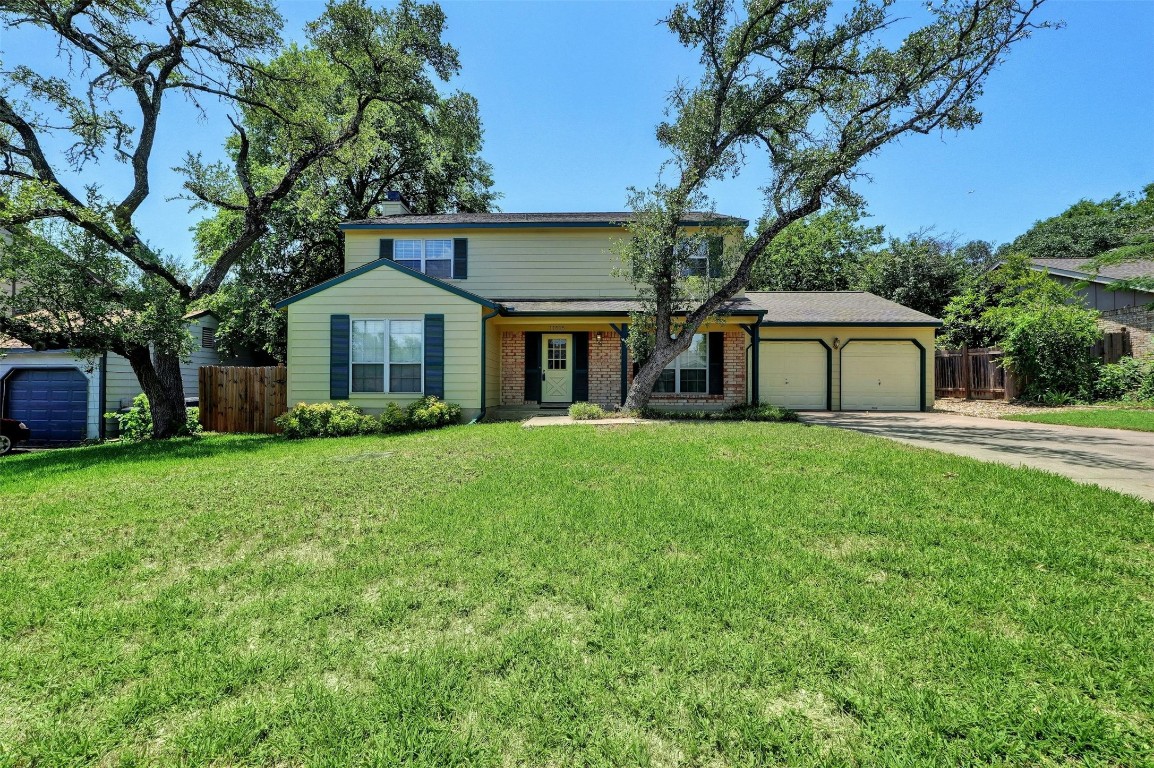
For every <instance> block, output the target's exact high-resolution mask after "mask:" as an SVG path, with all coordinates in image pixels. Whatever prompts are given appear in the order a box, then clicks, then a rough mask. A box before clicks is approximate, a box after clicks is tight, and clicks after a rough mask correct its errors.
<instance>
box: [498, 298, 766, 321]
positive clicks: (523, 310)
mask: <svg viewBox="0 0 1154 768" xmlns="http://www.w3.org/2000/svg"><path fill="white" fill-rule="evenodd" d="M494 301H496V302H497V303H498V304H500V305H501V309H502V311H501V314H502V315H511V316H517V315H541V316H545V315H550V316H554V317H558V316H560V317H575V316H579V315H584V316H589V315H593V316H615V317H624V316H626V315H628V314H629V313H630V312H640V311H642V309H643V308H644V306H643V303H642V302H641V301H639V300H637V299H494ZM681 314H684V313H681ZM718 314H722V315H751V316H757V317H761V316H762V315H764V314H765V310H764V309H763V308H761V307H759V306H757V305H756V304H754V303H753V302H752V301H750V300H749V299H747V298H745V297H741V298H734V299H730V300H729V301H727V302H726V303H725V304H724V305H722V308H721V310H720V311H719V313H718Z"/></svg>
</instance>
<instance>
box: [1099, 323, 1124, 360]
mask: <svg viewBox="0 0 1154 768" xmlns="http://www.w3.org/2000/svg"><path fill="white" fill-rule="evenodd" d="M1090 351H1091V353H1092V354H1093V355H1094V357H1096V358H1098V359H1099V360H1101V361H1102V362H1103V363H1116V362H1118V361H1119V360H1120V359H1121V358H1123V357H1126V356H1127V355H1129V354H1130V332H1129V331H1127V330H1126V329H1125V328H1123V329H1122V330H1120V331H1112V332H1110V333H1103V334H1102V340H1101V341H1099V342H1097V343H1095V344H1094V346H1093V347H1091V348H1090Z"/></svg>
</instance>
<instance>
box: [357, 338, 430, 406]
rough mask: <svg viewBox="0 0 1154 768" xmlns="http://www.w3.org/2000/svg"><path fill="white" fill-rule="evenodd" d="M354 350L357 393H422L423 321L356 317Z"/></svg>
mask: <svg viewBox="0 0 1154 768" xmlns="http://www.w3.org/2000/svg"><path fill="white" fill-rule="evenodd" d="M351 352H352V391H353V392H386V393H418V394H419V393H420V392H421V390H422V386H421V382H422V379H423V375H422V374H423V366H424V364H423V361H424V359H425V329H424V323H422V322H421V321H420V320H354V321H353V322H352V344H351Z"/></svg>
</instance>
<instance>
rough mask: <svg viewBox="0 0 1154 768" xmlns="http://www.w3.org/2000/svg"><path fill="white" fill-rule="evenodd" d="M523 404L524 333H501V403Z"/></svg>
mask: <svg viewBox="0 0 1154 768" xmlns="http://www.w3.org/2000/svg"><path fill="white" fill-rule="evenodd" d="M524 404H525V334H524V333H522V332H521V331H504V332H502V333H501V405H524Z"/></svg>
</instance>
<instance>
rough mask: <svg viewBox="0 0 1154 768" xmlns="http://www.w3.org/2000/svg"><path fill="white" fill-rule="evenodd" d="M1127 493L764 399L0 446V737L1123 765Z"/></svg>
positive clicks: (17, 747) (1135, 621)
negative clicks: (512, 419) (569, 417)
mask: <svg viewBox="0 0 1154 768" xmlns="http://www.w3.org/2000/svg"><path fill="white" fill-rule="evenodd" d="M1152 713H1154V506H1152V505H1150V504H1146V503H1142V502H1139V501H1137V500H1134V499H1130V498H1128V497H1123V496H1120V495H1117V494H1114V493H1110V492H1107V491H1102V490H1098V489H1096V488H1093V487H1088V486H1081V485H1076V484H1074V483H1072V482H1069V481H1067V480H1065V479H1061V478H1058V477H1054V476H1050V475H1046V474H1043V473H1040V472H1035V471H1030V470H1019V469H1010V468H1007V467H1002V466H996V465H992V464H981V463H978V462H975V461H970V460H968V459H962V458H955V457H949V456H945V455H942V454H937V453H934V452H930V451H921V450H916V449H910V448H906V447H903V446H900V445H898V444H895V443H889V442H885V441H882V440H880V439H877V438H871V437H868V436H865V435H861V434H857V433H852V432H843V431H835V430H830V429H826V428H823V427H806V426H802V425H796V424H781V425H778V424H740V423H733V424H708V425H705V424H676V425H655V426H640V427H625V426H618V427H606V428H597V427H586V426H579V427H566V428H549V429H539V430H525V429H522V428H521V427H519V426H517V425H514V424H504V425H491V426H474V427H458V428H453V429H448V430H444V431H441V432H436V433H425V434H417V435H407V436H398V437H388V438H368V437H366V438H354V439H345V440H330V441H308V442H300V443H287V442H283V441H280V440H277V439H273V438H256V437H209V438H202V439H196V440H184V441H177V442H172V443H169V444H156V445H140V446H111V445H110V446H102V447H94V448H84V449H77V450H73V451H59V452H47V453H37V454H29V455H24V456H19V457H14V458H10V459H6V460H3V461H0V765H3V766H32V765H35V766H55V765H70V766H78V765H87V764H92V765H101V766H137V765H155V766H171V765H205V766H207V765H211V766H239V765H261V766H304V765H309V766H314V765H315V766H333V767H334V768H335V767H336V766H369V765H373V766H378V765H379V766H387V765H400V764H404V765H414V766H446V765H485V766H487V765H491V766H500V765H533V766H537V765H641V766H645V765H653V766H665V765H702V766H726V765H728V766H749V765H770V764H785V763H788V764H790V765H813V766H818V765H821V766H850V765H895V766H897V765H903V766H920V765H943V766H945V765H950V766H954V765H964V764H971V765H972V764H979V763H980V764H1002V765H1055V766H1058V765H1061V766H1069V765H1095V766H1099V765H1101V766H1105V765H1112V766H1136V765H1150V764H1151V756H1152V755H1154V715H1152Z"/></svg>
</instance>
